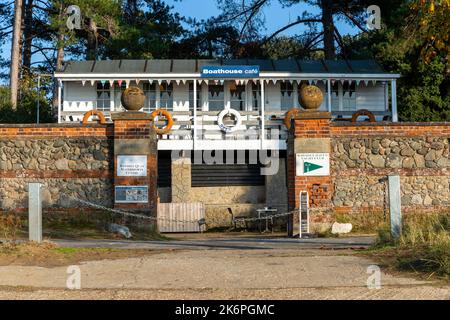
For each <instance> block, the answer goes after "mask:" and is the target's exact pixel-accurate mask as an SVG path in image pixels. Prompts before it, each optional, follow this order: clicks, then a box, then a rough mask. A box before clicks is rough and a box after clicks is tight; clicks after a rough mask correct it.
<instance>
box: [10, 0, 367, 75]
mask: <svg viewBox="0 0 450 320" xmlns="http://www.w3.org/2000/svg"><path fill="white" fill-rule="evenodd" d="M165 2H166V3H167V4H169V5H171V6H173V7H174V10H175V11H176V12H179V13H180V14H181V15H183V16H187V17H191V18H196V19H197V20H202V19H205V20H206V19H208V18H210V17H212V16H216V15H218V14H219V13H220V9H219V8H218V7H217V2H216V0H165ZM305 10H307V11H309V12H310V13H318V9H317V8H315V7H311V6H308V5H306V4H304V3H302V4H297V5H294V6H292V7H289V8H283V7H282V5H281V4H280V3H279V1H278V0H272V1H271V3H270V6H268V7H266V8H265V10H264V18H265V21H266V30H262V33H263V34H271V33H272V32H274V31H276V30H278V29H279V28H281V27H283V26H284V25H286V24H287V23H289V21H294V20H295V19H296V18H297V17H298V16H299V15H301V14H302V13H303V11H305ZM336 24H337V26H338V28H339V30H340V32H341V34H356V33H357V32H358V30H357V29H356V28H354V27H352V26H350V25H349V24H347V23H345V22H341V21H336ZM303 28H304V27H303V26H302V25H297V26H295V27H293V28H291V29H288V30H286V31H285V32H284V33H282V35H295V34H299V33H301V32H302V31H303V30H304V29H303ZM2 49H3V57H4V58H7V59H9V57H10V54H11V51H10V50H11V49H10V45H9V43H7V44H6V45H5V46H4V47H3V48H2ZM33 60H34V61H36V60H42V59H41V58H40V57H38V56H34V58H33ZM5 71H6V70H5Z"/></svg>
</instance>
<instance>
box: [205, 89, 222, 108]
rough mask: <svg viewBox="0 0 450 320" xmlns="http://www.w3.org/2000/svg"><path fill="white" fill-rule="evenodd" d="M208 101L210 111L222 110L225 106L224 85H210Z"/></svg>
mask: <svg viewBox="0 0 450 320" xmlns="http://www.w3.org/2000/svg"><path fill="white" fill-rule="evenodd" d="M208 102H209V110H210V111H221V110H223V108H224V106H225V96H224V90H223V84H222V85H217V84H215V85H209V86H208Z"/></svg>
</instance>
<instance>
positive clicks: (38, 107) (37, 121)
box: [36, 74, 41, 124]
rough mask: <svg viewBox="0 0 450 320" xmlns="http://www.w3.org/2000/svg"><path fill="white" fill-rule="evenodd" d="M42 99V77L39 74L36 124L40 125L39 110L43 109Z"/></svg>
mask: <svg viewBox="0 0 450 320" xmlns="http://www.w3.org/2000/svg"><path fill="white" fill-rule="evenodd" d="M40 98H41V75H40V74H38V78H37V110H36V123H37V124H39V109H40V108H41V106H40V105H39V104H40V100H41V99H40Z"/></svg>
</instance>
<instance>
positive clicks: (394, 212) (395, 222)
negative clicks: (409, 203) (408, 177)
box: [388, 176, 402, 239]
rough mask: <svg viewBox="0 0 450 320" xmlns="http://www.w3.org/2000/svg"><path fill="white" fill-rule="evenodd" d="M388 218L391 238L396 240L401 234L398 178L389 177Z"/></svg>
mask: <svg viewBox="0 0 450 320" xmlns="http://www.w3.org/2000/svg"><path fill="white" fill-rule="evenodd" d="M388 184H389V216H390V222H391V235H392V238H394V239H397V238H398V237H400V235H401V233H402V209H401V194H400V176H389V177H388Z"/></svg>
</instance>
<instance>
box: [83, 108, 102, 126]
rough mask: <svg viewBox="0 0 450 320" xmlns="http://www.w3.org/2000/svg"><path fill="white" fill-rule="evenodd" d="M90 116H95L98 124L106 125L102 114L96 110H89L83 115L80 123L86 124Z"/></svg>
mask: <svg viewBox="0 0 450 320" xmlns="http://www.w3.org/2000/svg"><path fill="white" fill-rule="evenodd" d="M91 116H97V117H98V119H99V121H100V124H106V118H105V115H104V114H103V112H101V111H98V110H91V111H88V112H86V113H85V114H84V116H83V121H82V122H81V123H83V124H86V123H87V122H88V120H89V118H90V117H91Z"/></svg>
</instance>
